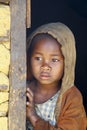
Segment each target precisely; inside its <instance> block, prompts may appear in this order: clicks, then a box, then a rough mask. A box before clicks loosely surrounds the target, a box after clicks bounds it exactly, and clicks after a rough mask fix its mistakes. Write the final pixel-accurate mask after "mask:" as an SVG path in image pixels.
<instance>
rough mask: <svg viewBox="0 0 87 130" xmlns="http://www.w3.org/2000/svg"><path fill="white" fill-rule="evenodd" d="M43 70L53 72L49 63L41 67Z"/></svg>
mask: <svg viewBox="0 0 87 130" xmlns="http://www.w3.org/2000/svg"><path fill="white" fill-rule="evenodd" d="M41 70H47V71H50V70H51V66H50V65H49V64H47V63H44V64H43V65H42V66H41Z"/></svg>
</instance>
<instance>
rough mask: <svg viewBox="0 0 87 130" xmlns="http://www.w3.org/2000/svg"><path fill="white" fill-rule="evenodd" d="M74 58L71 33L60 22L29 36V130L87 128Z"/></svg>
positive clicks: (78, 129) (74, 52) (79, 129)
mask: <svg viewBox="0 0 87 130" xmlns="http://www.w3.org/2000/svg"><path fill="white" fill-rule="evenodd" d="M75 60H76V51H75V40H74V36H73V34H72V32H71V30H70V29H69V28H68V27H67V26H66V25H64V24H62V23H50V24H46V25H43V26H41V27H40V28H38V29H37V30H36V31H35V32H34V33H33V34H32V35H31V36H30V37H29V39H28V62H29V67H28V69H29V84H28V88H27V98H28V100H27V108H26V110H27V120H28V121H29V122H30V123H29V125H27V126H28V128H27V129H28V130H32V129H33V130H86V115H85V111H84V107H83V101H82V96H81V94H80V92H79V90H78V89H77V88H76V87H75V85H74V78H75V76H74V74H75Z"/></svg>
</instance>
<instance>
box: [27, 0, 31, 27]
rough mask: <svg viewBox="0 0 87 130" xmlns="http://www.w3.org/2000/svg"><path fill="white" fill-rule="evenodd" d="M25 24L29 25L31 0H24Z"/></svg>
mask: <svg viewBox="0 0 87 130" xmlns="http://www.w3.org/2000/svg"><path fill="white" fill-rule="evenodd" d="M26 26H27V28H30V27H31V0H26Z"/></svg>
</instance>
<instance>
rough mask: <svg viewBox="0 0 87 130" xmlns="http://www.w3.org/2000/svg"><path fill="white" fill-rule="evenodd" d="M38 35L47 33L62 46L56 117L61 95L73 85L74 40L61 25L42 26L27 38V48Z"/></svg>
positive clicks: (68, 31)
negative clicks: (62, 74)
mask: <svg viewBox="0 0 87 130" xmlns="http://www.w3.org/2000/svg"><path fill="white" fill-rule="evenodd" d="M38 33H48V34H50V35H52V36H53V37H54V38H56V39H57V40H58V42H59V43H60V44H61V45H62V48H61V49H62V53H63V55H64V58H65V59H64V63H65V66H64V76H63V79H62V85H61V90H60V95H59V98H58V101H57V105H56V110H55V114H56V115H57V117H56V118H57V119H58V116H59V114H60V110H61V102H62V96H63V94H64V93H65V92H66V91H67V90H68V89H69V88H71V87H72V86H73V85H74V77H75V75H74V74H75V61H76V50H75V39H74V35H73V33H72V32H71V30H70V29H69V28H68V27H67V26H66V25H64V24H62V23H59V22H58V23H50V24H46V25H42V26H41V27H39V28H38V29H36V31H35V32H33V34H32V35H31V36H30V37H29V39H28V47H29V44H30V41H31V40H32V38H33V37H34V36H35V35H36V34H38Z"/></svg>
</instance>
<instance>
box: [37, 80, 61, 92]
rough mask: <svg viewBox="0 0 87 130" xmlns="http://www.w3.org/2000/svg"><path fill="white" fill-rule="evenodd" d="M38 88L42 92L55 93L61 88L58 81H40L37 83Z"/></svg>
mask: <svg viewBox="0 0 87 130" xmlns="http://www.w3.org/2000/svg"><path fill="white" fill-rule="evenodd" d="M35 86H36V90H37V91H38V92H40V93H42V94H47V93H48V94H50V93H52V94H55V93H56V92H58V90H59V89H60V85H58V83H55V84H40V83H39V82H36V83H35Z"/></svg>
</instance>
